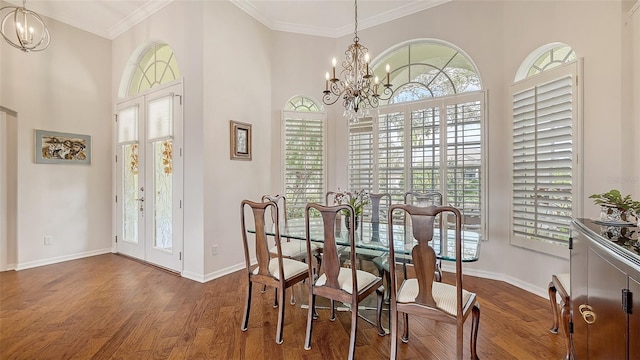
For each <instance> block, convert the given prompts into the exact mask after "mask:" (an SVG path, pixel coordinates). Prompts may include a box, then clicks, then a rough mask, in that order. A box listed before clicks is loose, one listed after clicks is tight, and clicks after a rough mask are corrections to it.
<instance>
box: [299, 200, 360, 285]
mask: <svg viewBox="0 0 640 360" xmlns="http://www.w3.org/2000/svg"><path fill="white" fill-rule="evenodd" d="M312 210H313V211H317V212H319V213H320V216H321V218H322V225H323V231H324V233H323V235H324V244H323V251H322V253H323V255H322V257H323V259H322V265H323V268H324V274H325V275H326V277H327V281H326V283H325V287H329V288H332V289H335V290H336V291H338V290H340V291H342V290H341V287H340V284H339V283H338V275H339V273H340V253H339V249H338V244H337V243H336V231H335V223H336V219H338V218H340V214H341V212H344V211H347V212H348V213H349V215H348V216H349V218H350V220H351V224H354V223H355V212H354V210H353V207H352V206H351V205H349V204H341V205H333V206H324V205H320V204H314V203H309V204H307V207H306V208H305V229H306V234H307V251H308V252H310V250H311V249H310V246H311V238H310V232H309V231H310V226H309V221H310V219H311V217H310V216H309V214H310V212H311V211H312ZM348 236H349V238H348V239H349V245H350V247H351V251H350V254H349V255H350V260H351V263H352V264H355V263H356V256H355V254H356V251H355V250H356V247H355V243H354V241H353V239H355V230H354V226H351V227H350V229H349V230H348ZM340 246H342V245H340ZM351 274H352V285H353V291H352V292H351V294H354V296H355V295H357V294H358V291H357V289H358V283H357V274H356V268H355V266H354V267H352V271H351Z"/></svg>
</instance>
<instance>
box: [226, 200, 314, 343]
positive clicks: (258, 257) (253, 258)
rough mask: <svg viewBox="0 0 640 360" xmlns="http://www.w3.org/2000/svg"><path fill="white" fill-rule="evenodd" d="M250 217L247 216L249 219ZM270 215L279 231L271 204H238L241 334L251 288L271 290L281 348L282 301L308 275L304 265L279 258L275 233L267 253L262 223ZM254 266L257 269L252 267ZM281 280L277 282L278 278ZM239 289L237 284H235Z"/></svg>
mask: <svg viewBox="0 0 640 360" xmlns="http://www.w3.org/2000/svg"><path fill="white" fill-rule="evenodd" d="M249 214H251V215H249ZM269 215H271V216H270V217H271V219H272V220H273V223H274V226H275V228H276V229H279V228H280V216H279V208H278V203H277V202H275V201H271V200H268V201H263V202H254V201H251V200H243V201H242V202H241V203H240V226H241V228H242V246H243V248H244V261H245V270H246V272H247V278H248V279H247V280H248V289H247V297H246V303H245V308H244V316H243V319H242V326H241V329H242V331H247V330H248V329H249V314H250V313H251V298H252V296H251V290H252V288H253V284H254V283H256V284H260V285H263V286H264V287H267V286H272V287H273V288H274V289H275V296H276V302H275V306H274V307H278V324H277V328H276V343H278V344H282V341H283V337H282V334H283V332H284V309H285V307H286V306H285V305H284V297H285V294H286V291H287V288H291V292H292V293H293V285H295V284H297V283H299V282H302V281H304V280H306V279H307V278H308V277H309V276H310V275H311V271H310V268H309V267H308V266H307V264H305V263H303V262H301V261H297V260H293V259H289V258H285V257H283V256H279V255H278V254H282V250H281V246H280V245H281V244H282V241H281V238H280V232H278V231H276V232H275V234H274V235H270V236H271V237H272V238H273V241H274V242H275V253H276V255H275V257H274V255H273V254H271V253H270V252H269V247H270V245H269V237H268V236H267V233H266V231H265V226H264V224H265V220H266V218H267V217H269ZM250 217H252V218H253V225H252V227H253V228H254V229H255V232H254V243H253V244H251V246H250V244H249V237H248V236H247V232H248V231H247V218H250ZM252 262H255V263H257V265H256V264H255V263H252ZM282 277H283V278H284V279H281V278H282ZM238 285H241V284H238Z"/></svg>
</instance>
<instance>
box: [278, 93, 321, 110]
mask: <svg viewBox="0 0 640 360" xmlns="http://www.w3.org/2000/svg"><path fill="white" fill-rule="evenodd" d="M285 110H292V111H315V112H319V111H320V108H319V107H318V104H316V103H315V101H313V100H311V99H309V98H308V97H304V96H295V97H292V98H291V100H289V101H288V102H287V105H286V107H285Z"/></svg>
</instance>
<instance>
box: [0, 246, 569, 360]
mask: <svg viewBox="0 0 640 360" xmlns="http://www.w3.org/2000/svg"><path fill="white" fill-rule="evenodd" d="M447 280H450V277H449V276H445V281H447ZM465 287H466V288H468V290H470V291H473V292H476V293H477V294H478V297H479V300H480V304H481V316H480V330H479V336H478V355H479V356H480V358H481V359H491V360H496V359H535V360H540V359H561V358H562V357H563V343H562V337H561V335H553V334H551V333H550V332H549V330H548V328H549V327H550V325H551V321H552V315H551V311H550V309H549V302H548V300H547V299H544V298H540V297H538V296H536V295H532V294H530V293H528V292H526V291H524V290H521V289H518V288H516V287H514V286H511V285H509V284H506V283H504V282H500V281H494V280H486V279H481V278H475V277H471V276H466V277H465ZM295 288H296V290H295V291H296V294H297V298H298V304H297V305H295V306H292V305H289V304H288V303H287V304H286V305H285V306H286V307H287V308H286V313H285V328H284V343H283V344H281V345H278V344H276V343H275V333H276V321H277V310H276V309H274V308H273V307H272V304H273V291H267V292H265V293H261V292H260V289H254V294H253V299H252V305H253V308H252V312H251V317H250V320H249V329H248V330H247V331H246V332H242V331H241V330H240V325H241V319H242V313H243V311H244V301H245V294H246V291H247V290H246V277H245V273H244V272H243V271H239V272H236V273H233V274H231V275H228V276H224V277H222V278H220V279H216V280H213V281H210V282H208V283H206V284H200V283H197V282H194V281H191V280H187V279H184V278H181V277H178V276H176V275H173V274H170V273H167V272H165V271H162V270H159V269H157V268H155V267H153V266H149V265H145V264H142V263H139V262H136V261H133V260H131V259H128V258H126V257H122V256H118V255H112V254H107V255H100V256H94V257H90V258H85V259H80V260H74V261H68V262H64V263H59V264H54V265H49V266H43V267H39V268H35V269H28V270H22V271H18V272H16V271H6V272H2V273H0V359H3V360H5V359H7V360H8V359H137V360H142V359H251V360H253V359H265V360H267V359H310V360H311V359H317V360H330V359H344V358H346V356H347V350H348V347H349V327H350V314H349V312H339V313H338V320H337V321H335V322H331V321H329V319H328V317H329V316H328V310H319V312H320V319H319V320H318V321H317V322H316V323H315V324H314V329H313V342H312V349H311V350H308V351H307V350H304V348H303V344H304V336H305V328H306V315H307V312H306V310H305V309H301V308H300V303H303V302H306V301H307V300H308V299H307V297H306V296H305V295H304V294H305V293H306V291H305V289H304V288H303V287H301V286H296V287H295ZM370 316H371V317H372V316H373V314H370ZM385 321H386V314H385ZM470 326H471V321H467V324H466V326H465V338H466V339H465V355H464V357H465V358H468V357H469V349H468V339H469V332H470ZM385 327H386V325H385ZM410 337H411V338H410V341H409V343H408V344H402V343H400V344H399V358H400V359H454V358H455V356H454V355H453V354H451V353H450V351H452V350H453V349H454V348H455V328H454V327H453V326H451V325H447V324H439V323H435V322H433V321H428V320H421V319H419V318H411V319H410ZM356 344H357V349H356V357H357V358H360V359H386V358H388V357H389V345H390V338H389V337H388V336H386V337H380V336H378V335H377V333H376V330H375V327H374V326H371V325H370V324H367V323H366V322H364V321H359V324H358V338H357V343H356Z"/></svg>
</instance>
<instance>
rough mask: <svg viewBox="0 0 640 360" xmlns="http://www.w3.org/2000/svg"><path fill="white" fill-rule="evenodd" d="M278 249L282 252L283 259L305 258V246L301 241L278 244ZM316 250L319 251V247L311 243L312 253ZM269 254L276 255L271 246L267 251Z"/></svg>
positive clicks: (276, 251) (275, 250) (274, 249)
mask: <svg viewBox="0 0 640 360" xmlns="http://www.w3.org/2000/svg"><path fill="white" fill-rule="evenodd" d="M280 248H281V251H282V256H284V257H288V258H300V259H305V258H306V256H307V245H306V244H305V243H303V242H301V241H289V242H283V243H282V244H280ZM318 249H320V247H319V246H318V245H317V244H315V243H311V251H312V252H313V251H317V250H318ZM269 252H270V253H272V254H277V253H278V249H277V248H276V247H275V246H273V247H272V248H271V249H269Z"/></svg>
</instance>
